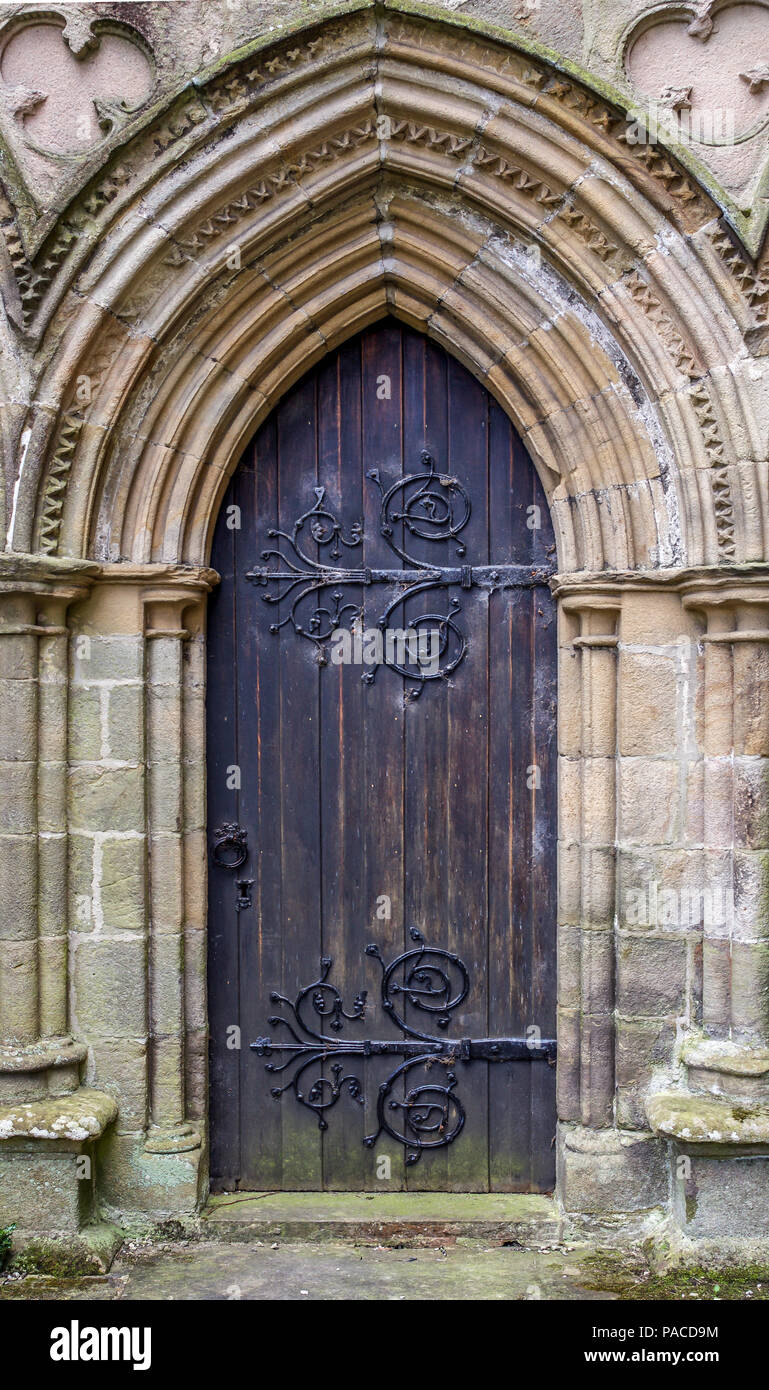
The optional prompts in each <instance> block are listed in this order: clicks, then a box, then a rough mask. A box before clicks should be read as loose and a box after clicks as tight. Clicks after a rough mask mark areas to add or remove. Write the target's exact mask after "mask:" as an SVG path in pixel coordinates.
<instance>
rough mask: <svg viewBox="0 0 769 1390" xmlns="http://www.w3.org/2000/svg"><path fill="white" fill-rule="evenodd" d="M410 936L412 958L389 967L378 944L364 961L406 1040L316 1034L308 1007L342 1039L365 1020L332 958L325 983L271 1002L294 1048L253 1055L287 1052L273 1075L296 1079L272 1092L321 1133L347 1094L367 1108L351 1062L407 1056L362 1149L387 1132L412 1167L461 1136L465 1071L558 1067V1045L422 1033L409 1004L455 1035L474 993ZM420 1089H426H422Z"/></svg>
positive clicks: (272, 1045)
mask: <svg viewBox="0 0 769 1390" xmlns="http://www.w3.org/2000/svg"><path fill="white" fill-rule="evenodd" d="M410 935H411V939H412V941H414V942H415V943H417V944H416V945H415V947H414V949H412V950H409V951H404V952H403V954H402V955H399V956H397V957H396V959H395V960H393V961H392V962H391V963H390V964H389V965H387V964H386V963H385V960H384V958H383V956H382V953H381V951H380V950H379V947H378V946H376V945H372V946H367V947H366V955H368V956H373V957H374V958H375V959H376V960H377V961H378V962H379V964H380V966H381V968H382V982H381V1002H382V1008H383V1010H384V1011H385V1013H386V1014H387V1015H388V1016H389V1017H390V1018H391V1019H392V1021H393V1023H394V1024H396V1026H397V1027H398V1028H400V1030H401V1032H402V1033H403V1035H404V1036H403V1038H393V1039H391V1040H390V1039H387V1040H372V1039H369V1038H366V1039H363V1040H360V1041H358V1040H354V1039H347V1038H341V1037H339V1036H336V1037H329V1036H328V1034H326V1033H325V1032H323V1031H322V1029H323V1027H324V1024H323V1023H322V1022H321V1023H319V1025H318V1029H316V1028H313V1027H312V1026H311V1023H310V1022H308V1021H307V1020H306V1019H305V1018H304V1017H303V1012H302V1011H303V1010H306V1009H307V1008H311V1009H312V1010H313V1012H314V1013H315V1015H316V1017H317V1018H318V1019H319V1020H330V1021H329V1022H328V1023H327V1024H326V1025H325V1026H327V1027H328V1028H329V1029H330V1030H331V1032H333V1033H335V1034H337V1035H338V1034H340V1033H342V1032H343V1030H344V1026H345V1022H346V1021H347V1022H357V1021H360V1020H362V1019H364V1018H365V1011H366V999H367V991H365V990H363V991H361V993H360V994H358V995H356V997H355V999H354V1001H353V1006H352V1010H351V1012H349V1013H348V1012H346V1010H345V1008H344V1004H343V1001H342V997H341V995H340V993H339V990H338V989H337V988H336V986H335V985H332V984H330V983H329V974H330V972H331V967H332V964H333V962H332V961H331V959H330V958H329V957H327V956H326V957H324V959H323V960H322V961H321V974H320V976H319V978H318V979H317V980H314V981H313V983H312V984H310V985H307V986H306V987H305V988H304V989H302V990H300V991H299V994H298V995H297V997H296V999H295V1000H294V1001H293V1002H292V1001H291V1000H290V999H287V998H286V997H285V996H284V995H282V994H277V993H273V994H271V995H270V999H271V1001H272V1003H273V1004H283V1005H285V1006H286V1008H287V1009H288V1010H289V1015H290V1017H289V1018H286V1017H284V1016H282V1015H274V1016H273V1017H272V1018H270V1020H269V1023H270V1027H271V1028H277V1027H279V1026H281V1025H282V1026H283V1027H284V1028H285V1029H286V1030H287V1032H288V1033H289V1034H290V1036H291V1038H292V1041H291V1042H275V1040H274V1039H273V1038H267V1037H265V1038H257V1040H256V1042H253V1043H251V1049H252V1050H253V1051H254V1052H256V1053H257V1055H258V1056H260V1057H271V1056H272V1055H273V1054H274V1053H281V1054H282V1053H286V1054H289V1055H288V1056H287V1057H286V1060H285V1061H281V1062H280V1063H278V1062H268V1063H267V1067H266V1070H267V1071H268V1072H270V1073H273V1074H279V1073H283V1072H290V1073H291V1074H290V1076H289V1079H288V1080H287V1081H286V1082H284V1083H283V1084H282V1085H280V1086H273V1087H272V1091H271V1094H272V1095H273V1097H274V1098H275V1099H276V1100H280V1098H281V1096H283V1095H284V1094H285V1092H286V1091H289V1090H292V1091H293V1093H294V1096H295V1099H296V1100H297V1101H298V1102H299V1104H300V1105H303V1106H305V1107H306V1108H307V1109H309V1110H312V1111H313V1112H314V1113H315V1114H316V1115H317V1117H318V1127H319V1128H320V1129H322V1130H325V1129H327V1128H328V1123H327V1121H326V1118H325V1112H326V1111H327V1110H329V1109H330V1108H331V1107H332V1106H334V1105H336V1103H337V1101H338V1100H339V1098H340V1096H341V1095H342V1093H343V1091H347V1093H348V1095H349V1096H351V1098H352V1099H353V1100H354V1101H357V1102H358V1104H360V1105H363V1104H364V1091H363V1083H362V1082H361V1080H360V1077H358V1076H356V1075H354V1074H352V1073H346V1070H345V1068H346V1065H347V1064H346V1061H345V1060H344V1059H346V1058H349V1057H364V1058H365V1057H383V1056H386V1057H391V1056H392V1057H401V1058H403V1060H402V1061H401V1063H400V1065H399V1066H397V1067H395V1068H394V1070H393V1071H391V1072H390V1074H389V1076H388V1077H387V1079H386V1080H385V1081H383V1082H382V1084H381V1085H380V1087H379V1094H378V1097H377V1122H378V1129H377V1130H376V1131H375V1133H373V1134H368V1135H366V1136H365V1138H364V1140H363V1142H364V1144H365V1145H366V1146H367V1147H368V1148H371V1147H372V1146H373V1145H374V1144H375V1143H376V1141H377V1139H378V1138H379V1136H380V1134H382V1133H385V1134H388V1135H389V1136H390V1138H391V1139H395V1140H396V1141H397V1142H398V1143H399V1144H402V1145H403V1147H404V1149H405V1150H406V1162H407V1163H408V1164H414V1163H417V1162H418V1161H419V1159H420V1157H421V1155H422V1153H423V1152H424V1151H425V1150H426V1149H440V1148H445V1147H446V1145H447V1144H451V1143H453V1141H454V1140H455V1139H456V1138H457V1136H458V1135H459V1134H460V1133H461V1131H462V1128H463V1126H464V1123H465V1110H464V1107H463V1105H462V1102H461V1100H460V1099H459V1096H458V1095H457V1093H456V1087H457V1084H458V1083H457V1075H456V1073H455V1072H454V1071H453V1067H454V1066H455V1065H456V1064H457V1063H465V1064H466V1063H471V1062H479V1061H483V1062H519V1061H526V1062H535V1061H545V1062H548V1063H549V1064H550V1065H553V1063H554V1061H555V1057H556V1051H557V1048H556V1043H555V1040H554V1039H552V1038H540V1037H539V1036H538V1035H536V1034H535V1035H534V1036H532V1037H527V1038H453V1039H452V1038H446V1037H443V1038H441V1037H436V1036H435V1035H434V1034H432V1033H423V1032H421V1031H420V1030H419V1029H418V1028H415V1027H413V1026H412V1025H411V1024H409V1023H407V1022H406V1020H405V1018H404V1017H403V1012H405V1006H407V1005H411V1006H412V1008H414V1009H416V1010H417V1011H418V1012H420V1013H423V1014H427V1015H430V1016H432V1018H433V1019H434V1026H436V1027H437V1028H439V1029H441V1030H443V1029H447V1028H448V1026H449V1023H450V1022H451V1019H450V1014H451V1012H452V1010H454V1009H456V1008H458V1007H459V1005H460V1004H461V1003H462V1002H463V1001H464V1000H465V999H466V998H467V995H468V993H469V991H470V978H469V975H468V972H467V967H466V966H465V964H464V962H463V961H462V960H460V958H459V956H457V955H454V954H453V952H451V951H446V950H442V949H440V948H439V947H436V946H428V945H426V944H425V940H424V937H423V936H422V934H421V932H419V931H417V930H416V928H415V927H412V929H411V933H410ZM398 996H401V997H402V998H403V1000H404V1009H403V1011H401V1010H399V1007H398V1003H396V1000H398ZM325 1064H328V1071H329V1073H330V1074H329V1075H324V1071H323V1069H324V1065H325ZM437 1067H441V1068H445V1074H444V1076H443V1084H441V1080H440V1073H439V1072H437V1073H436V1077H435V1078H434V1077H432V1076H431V1075H430V1073H431V1071H432V1070H433V1069H435V1068H437ZM419 1068H422V1069H423V1072H424V1073H425V1074H426V1079H425V1080H421V1081H418V1078H417V1077H416V1075H415V1073H416V1072H417V1069H419ZM401 1080H402V1081H403V1088H402V1089H403V1094H402V1095H400V1094H396V1090H397V1091H400V1089H401V1088H400V1087H399V1086H398V1083H399V1082H400V1081H401ZM415 1081H418V1084H414V1083H415Z"/></svg>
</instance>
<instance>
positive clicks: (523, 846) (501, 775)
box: [489, 409, 531, 1191]
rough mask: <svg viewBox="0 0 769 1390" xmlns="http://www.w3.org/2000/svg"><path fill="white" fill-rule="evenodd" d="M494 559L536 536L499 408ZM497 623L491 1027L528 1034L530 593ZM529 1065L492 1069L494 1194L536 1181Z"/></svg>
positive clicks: (494, 446)
mask: <svg viewBox="0 0 769 1390" xmlns="http://www.w3.org/2000/svg"><path fill="white" fill-rule="evenodd" d="M490 452H491V467H490V485H489V496H490V508H491V526H490V553H491V554H492V555H493V556H496V555H498V554H500V553H501V554H502V555H503V557H504V559H505V560H507V561H508V562H510V563H512V562H514V561H515V560H516V559H519V558H523V557H522V555H521V552H522V551H523V555H524V556H525V554H526V546H527V545H528V544H529V543H530V542H529V536H530V533H529V532H527V531H526V529H525V521H522V520H521V506H522V503H523V502H524V501H526V500H528V499H527V498H526V497H525V495H524V497H521V496H520V495H519V491H518V489H519V471H518V469H517V467H516V455H515V441H514V437H513V432H512V429H511V426H510V422H509V421H508V420H507V418H506V417H505V416H504V415H503V414H502V412H501V411H498V410H496V409H492V411H491V418H490ZM490 623H491V629H492V633H493V638H492V642H491V662H490V682H491V689H492V691H493V700H492V705H491V729H490V741H491V761H490V811H491V815H490V831H489V855H490V861H491V865H492V874H491V877H490V885H489V893H490V913H489V958H490V961H493V962H494V963H495V964H494V972H493V979H492V980H491V981H490V991H491V993H490V1010H489V1031H490V1034H492V1035H494V1036H502V1037H520V1036H521V1035H522V1034H523V1032H524V1029H525V1027H526V1024H527V1022H528V1013H529V1004H528V994H529V990H530V957H529V942H528V927H529V924H528V912H527V899H528V896H529V880H530V873H529V866H528V863H527V851H528V847H529V844H530V838H531V836H530V827H529V825H528V821H527V813H528V808H529V791H528V788H527V774H526V769H527V767H528V766H529V765H530V759H529V745H530V738H531V734H530V711H529V692H530V680H529V648H528V637H529V605H528V595H527V594H526V592H525V591H524V592H520V591H519V592H511V591H501V592H499V593H497V594H495V595H494V596H493V597H492V600H491V604H490ZM530 1083H531V1077H530V1063H529V1062H519V1063H511V1064H507V1063H504V1064H502V1065H498V1066H491V1067H490V1068H489V1119H490V1180H491V1187H492V1190H494V1191H526V1190H527V1188H528V1185H529V1168H530V1164H529V1152H530V1098H531V1087H530Z"/></svg>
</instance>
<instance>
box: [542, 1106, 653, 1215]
mask: <svg viewBox="0 0 769 1390" xmlns="http://www.w3.org/2000/svg"><path fill="white" fill-rule="evenodd" d="M558 1167H559V1183H560V1190H561V1194H562V1201H563V1204H564V1207H565V1209H566V1211H575V1212H586V1213H609V1212H613V1211H614V1212H631V1211H641V1210H647V1209H651V1208H653V1207H660V1206H662V1205H663V1204H664V1202H665V1201H666V1199H667V1191H668V1173H667V1167H666V1163H665V1153H664V1147H663V1145H662V1144H660V1143H659V1141H658V1140H655V1139H654V1138H653V1137H652V1136H651V1135H647V1134H643V1133H640V1134H639V1133H634V1132H632V1131H630V1132H624V1133H623V1132H619V1131H616V1130H593V1131H591V1130H580V1129H577V1128H572V1127H570V1126H566V1125H560V1126H559V1139H558Z"/></svg>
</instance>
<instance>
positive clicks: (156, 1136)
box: [144, 1121, 201, 1154]
mask: <svg viewBox="0 0 769 1390" xmlns="http://www.w3.org/2000/svg"><path fill="white" fill-rule="evenodd" d="M200 1145H201V1138H200V1135H199V1134H198V1131H197V1130H196V1129H195V1127H194V1125H191V1124H187V1122H186V1121H181V1122H180V1123H179V1124H178V1125H168V1126H166V1125H153V1127H152V1129H151V1130H150V1131H149V1134H148V1135H147V1138H146V1141H145V1144H144V1150H145V1153H148V1154H186V1153H192V1152H193V1150H194V1149H199V1148H200Z"/></svg>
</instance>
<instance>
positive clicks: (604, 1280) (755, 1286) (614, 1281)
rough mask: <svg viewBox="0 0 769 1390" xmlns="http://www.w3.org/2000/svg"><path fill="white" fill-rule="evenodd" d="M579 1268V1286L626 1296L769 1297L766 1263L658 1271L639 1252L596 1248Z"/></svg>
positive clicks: (655, 1298)
mask: <svg viewBox="0 0 769 1390" xmlns="http://www.w3.org/2000/svg"><path fill="white" fill-rule="evenodd" d="M580 1268H581V1275H580V1284H581V1285H582V1287H584V1288H586V1289H590V1290H592V1291H594V1292H600V1293H613V1294H617V1295H618V1296H619V1297H620V1298H621V1299H625V1300H633V1301H643V1302H665V1301H667V1300H686V1299H697V1300H700V1301H705V1302H708V1301H710V1300H712V1301H714V1302H719V1301H723V1302H735V1301H740V1300H745V1301H756V1300H758V1301H759V1302H760V1301H766V1300H769V1265H760V1264H747V1265H733V1266H729V1267H727V1268H722V1269H705V1268H703V1266H702V1265H689V1266H683V1267H681V1268H678V1269H669V1270H666V1271H664V1272H659V1271H655V1270H653V1269H651V1268H650V1267H649V1265H648V1264H647V1262H646V1260H645V1259H644V1258H643V1257H642V1256H640V1255H617V1254H615V1253H607V1252H597V1253H596V1254H593V1255H587V1256H586V1257H585V1258H584V1259H583V1261H582V1263H581V1266H580Z"/></svg>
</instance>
